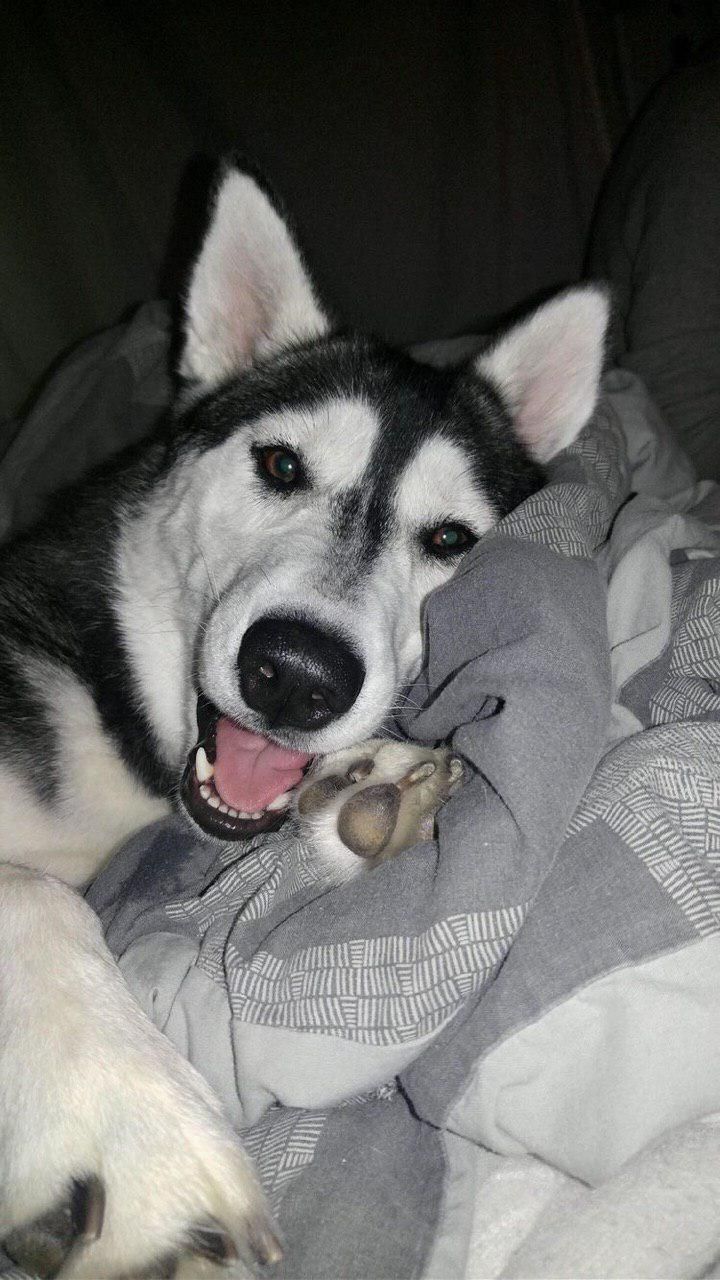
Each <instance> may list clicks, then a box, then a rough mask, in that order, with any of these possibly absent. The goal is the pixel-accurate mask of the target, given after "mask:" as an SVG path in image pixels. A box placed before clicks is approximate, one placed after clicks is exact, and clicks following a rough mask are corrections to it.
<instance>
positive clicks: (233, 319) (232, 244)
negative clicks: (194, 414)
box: [180, 166, 328, 383]
mask: <svg viewBox="0 0 720 1280" xmlns="http://www.w3.org/2000/svg"><path fill="white" fill-rule="evenodd" d="M327 328H328V321H327V319H326V317H325V316H324V315H323V312H322V311H321V309H320V306H319V304H318V302H317V299H316V297H315V294H314V292H313V287H312V285H311V283H310V280H309V278H308V276H307V274H306V271H305V267H304V264H303V261H302V257H301V255H300V252H299V250H298V248H297V245H296V244H295V241H294V240H293V237H292V235H291V232H290V230H289V228H288V226H287V224H286V222H285V220H284V218H283V217H282V215H281V214H280V213H279V212H278V210H277V208H276V206H275V204H274V203H273V201H272V200H271V199H270V197H269V196H268V195H267V194H266V193H265V191H264V190H263V189H262V187H261V186H260V184H259V183H258V182H257V181H256V179H255V178H253V177H252V176H251V175H250V174H249V173H245V172H244V171H243V170H241V169H239V168H237V167H235V166H227V167H226V168H225V170H224V173H223V175H222V177H221V179H220V182H219V185H218V187H217V191H216V194H215V201H214V206H213V210H212V215H211V220H210V226H209V228H208V231H207V234H206V236H205V240H204V242H203V245H202V248H201V250H200V256H199V257H198V259H197V262H196V263H195V266H194V268H193V271H192V274H191V278H190V286H189V289H188V292H187V297H186V300H185V341H184V349H183V352H182V357H181V361H180V373H181V374H182V375H183V376H184V377H186V378H194V379H198V380H200V381H201V382H205V383H214V382H218V381H220V380H221V379H223V378H226V377H228V376H229V375H230V374H232V373H236V372H239V371H240V370H241V369H243V368H245V367H247V365H249V364H252V363H253V361H255V360H257V359H262V358H263V357H265V356H268V355H273V354H274V353H275V352H277V351H279V350H281V349H282V348H283V347H285V346H290V345H292V344H293V343H294V342H301V341H305V340H307V339H309V338H313V337H316V336H319V335H320V334H322V333H325V332H326V330H327Z"/></svg>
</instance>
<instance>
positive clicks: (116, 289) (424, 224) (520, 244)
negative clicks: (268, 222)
mask: <svg viewBox="0 0 720 1280" xmlns="http://www.w3.org/2000/svg"><path fill="white" fill-rule="evenodd" d="M2 22H3V35H2V41H1V42H0V272H1V281H0V284H1V287H0V306H1V307H2V311H1V312H0V415H11V414H13V413H15V412H17V410H18V408H19V407H20V405H21V404H22V403H23V402H24V401H25V400H26V399H27V397H28V395H29V393H30V392H31V389H32V387H33V385H34V384H35V382H36V380H37V379H38V376H39V375H40V374H41V372H42V371H43V370H44V369H45V368H46V366H47V365H48V364H49V363H50V362H51V361H52V360H54V359H55V358H56V357H57V356H58V354H59V353H60V352H61V351H63V350H65V349H66V348H67V347H68V345H69V344H72V343H74V342H76V341H77V340H78V339H79V338H81V337H83V336H85V335H86V334H88V333H90V332H92V331H94V330H96V329H98V328H100V327H102V326H105V325H108V324H111V323H113V322H115V321H116V320H117V319H118V318H119V316H120V315H122V314H123V313H124V312H126V311H127V309H128V308H129V307H130V306H131V305H132V304H133V303H135V302H137V301H139V300H141V299H146V298H151V297H155V296H158V294H167V293H168V292H171V291H172V290H173V289H174V288H175V287H176V285H177V282H178V280H179V279H180V277H181V272H182V268H183V266H184V265H185V263H186V260H187V256H188V253H189V252H190V247H191V245H192V243H193V232H194V229H195V228H196V227H197V220H198V208H199V205H200V203H201V201H202V197H203V194H204V190H205V183H206V180H207V165H206V164H205V163H204V162H203V160H202V157H203V156H205V157H208V156H214V155H217V154H218V153H219V152H221V151H223V150H225V149H227V148H228V147H230V148H240V149H242V150H243V151H245V152H246V153H247V154H248V155H249V156H251V157H252V158H253V159H254V160H255V162H256V163H258V164H259V165H260V166H261V167H262V168H263V169H264V170H265V172H266V173H267V175H268V176H269V177H270V179H271V181H272V182H273V183H274V185H275V186H276V187H277V188H278V190H279V191H280V192H281V193H282V195H283V196H284V198H285V201H286V203H287V205H288V207H289V208H290V210H291V211H292V213H293V215H294V217H295V219H296V221H297V224H298V226H299V228H300V233H301V237H302V240H303V242H304V245H305V248H306V252H307V256H308V259H309V261H310V263H311V265H312V267H313V269H314V271H315V273H316V276H317V278H318V280H319V283H320V287H321V290H322V291H323V293H324V295H325V296H326V298H327V299H328V300H329V301H330V303H331V304H332V306H333V307H334V308H335V309H336V311H337V312H339V314H340V315H341V316H342V317H343V318H344V319H345V320H346V321H349V322H356V323H359V324H361V325H364V326H367V327H370V328H372V329H375V330H377V331H379V332H381V333H384V334H385V335H387V336H389V337H390V338H391V339H393V340H396V341H403V342H406V341H411V340H421V339H425V338H430V337H436V336H445V335H450V334H454V333H457V332H460V331H462V330H466V329H469V328H473V327H474V328H477V327H482V326H483V325H486V324H487V323H488V322H489V320H490V319H491V318H493V317H497V316H498V315H501V314H502V313H504V312H506V311H507V310H508V309H509V308H512V307H514V306H516V305H517V304H518V303H519V302H521V301H523V300H525V299H527V298H529V297H531V296H532V295H534V294H536V293H537V292H538V291H544V290H547V289H549V288H551V287H553V286H556V285H559V284H562V283H565V282H567V281H568V280H572V279H574V278H576V277H577V276H578V274H579V273H580V272H581V269H582V262H583V255H584V250H585V245H586V241H587V234H588V227H589V224H590V220H591V216H592V211H593V207H594V203H595V200H596V196H597V192H598V189H599V186H600V183H601V181H602V178H603V174H604V173H605V171H606V168H607V165H608V162H609V160H610V157H611V154H612V152H613V150H614V149H615V147H616V146H617V143H618V142H619V140H620V138H621V137H622V135H623V133H624V132H625V130H626V128H627V126H628V123H629V122H630V120H631V119H632V118H633V116H634V115H635V113H636V112H637V110H638V107H639V106H640V104H641V102H642V100H643V99H644V98H645V96H646V94H647V92H648V90H649V89H650V88H651V87H652V86H653V85H654V84H655V83H656V82H657V81H658V80H659V79H660V78H661V77H662V76H663V75H665V73H666V72H667V71H669V70H670V69H671V68H672V67H673V66H678V65H682V64H683V63H687V62H688V61H689V60H691V59H692V57H693V55H694V53H695V51H696V50H697V49H698V48H699V47H700V46H701V45H702V44H703V42H704V41H706V40H707V39H709V38H711V37H713V36H715V35H717V32H718V4H717V3H715V2H714V0H694V2H693V0H687V2H685V3H680V2H676V3H671V2H670V0H635V2H632V0H625V2H624V3H623V2H621V0H616V2H615V3H611V2H609V0H608V2H604V0H503V2H502V3H500V2H493V0H476V2H475V3H470V2H469V0H464V2H463V0H459V2H458V3H452V0H445V3H434V2H432V0H413V2H412V3H392V2H391V0H386V3H384V4H374V3H367V4H362V3H355V4H347V3H341V2H338V3H329V2H326V3H319V2H315V3H294V4H293V3H284V4H280V3H273V2H272V0H268V3H266V4H263V5H257V4H243V3H242V0H234V2H233V3H223V2H217V3H212V4H203V3H202V0H194V2H193V3H175V4H169V3H162V2H161V0H158V2H157V3H152V0H145V2H144V3H142V4H129V3H122V2H110V0H108V2H107V3H101V2H97V0H96V2H95V3H90V2H89V0H60V2H59V3H58V2H56V3H41V2H38V3H33V2H32V0H24V3H22V4H20V3H14V2H13V0H10V2H9V3H8V0H6V4H5V5H4V6H3V19H2ZM198 157H200V159H198Z"/></svg>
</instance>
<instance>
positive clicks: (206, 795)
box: [200, 782, 212, 800]
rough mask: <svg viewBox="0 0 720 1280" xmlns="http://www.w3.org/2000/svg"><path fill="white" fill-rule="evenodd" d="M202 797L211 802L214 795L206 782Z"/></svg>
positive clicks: (201, 789)
mask: <svg viewBox="0 0 720 1280" xmlns="http://www.w3.org/2000/svg"><path fill="white" fill-rule="evenodd" d="M200 795H201V796H202V798H203V800H209V799H210V797H211V795H212V791H211V790H210V788H209V786H208V785H207V783H206V782H203V784H202V786H201V788H200Z"/></svg>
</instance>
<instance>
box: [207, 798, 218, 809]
mask: <svg viewBox="0 0 720 1280" xmlns="http://www.w3.org/2000/svg"><path fill="white" fill-rule="evenodd" d="M208 804H209V805H210V806H211V807H212V808H213V809H219V808H220V797H219V796H210V799H209V800H208Z"/></svg>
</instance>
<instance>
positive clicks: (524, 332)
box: [478, 288, 607, 462]
mask: <svg viewBox="0 0 720 1280" xmlns="http://www.w3.org/2000/svg"><path fill="white" fill-rule="evenodd" d="M606 323H607V302H606V300H605V298H604V296H603V295H602V294H601V293H599V292H598V291H596V290H593V289H591V288H588V289H586V288H581V289H579V290H575V291H571V292H570V293H568V294H565V295H564V296H562V297H561V298H558V299H554V300H553V301H551V302H549V303H546V304H545V306H543V307H541V308H540V310H539V311H537V312H535V314H534V315H533V316H531V317H530V318H529V319H528V320H525V321H522V322H521V323H520V324H519V325H517V326H516V328H515V329H511V330H510V332H509V333H507V334H506V335H505V336H504V337H502V338H501V339H500V341H499V342H498V343H497V345H496V346H495V347H494V348H493V349H492V350H491V351H489V352H488V353H487V354H486V355H485V356H482V357H481V358H480V360H479V362H478V371H479V372H480V373H482V374H484V375H485V376H486V377H490V378H491V379H492V380H493V381H494V382H495V383H496V385H497V386H498V388H499V390H500V391H501V392H502V394H503V396H504V398H505V399H506V401H507V403H508V406H509V408H510V409H511V411H512V413H513V416H514V418H515V427H516V431H517V434H518V436H519V438H520V439H521V440H522V442H523V444H525V445H526V447H527V448H528V449H529V450H530V452H531V453H532V454H533V455H534V457H535V458H536V459H537V460H538V462H548V461H549V460H550V458H552V457H553V456H554V454H556V453H558V452H559V451H560V450H561V449H565V448H567V446H568V445H569V444H571V443H572V442H573V440H574V439H575V438H576V436H577V435H578V433H579V432H580V431H581V430H582V428H583V427H584V426H585V423H586V422H587V421H588V419H589V417H590V415H591V413H592V411H593V409H594V407H595V401H596V399H597V393H598V386H599V379H600V371H601V367H602V357H603V338H604V333H605V326H606Z"/></svg>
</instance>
